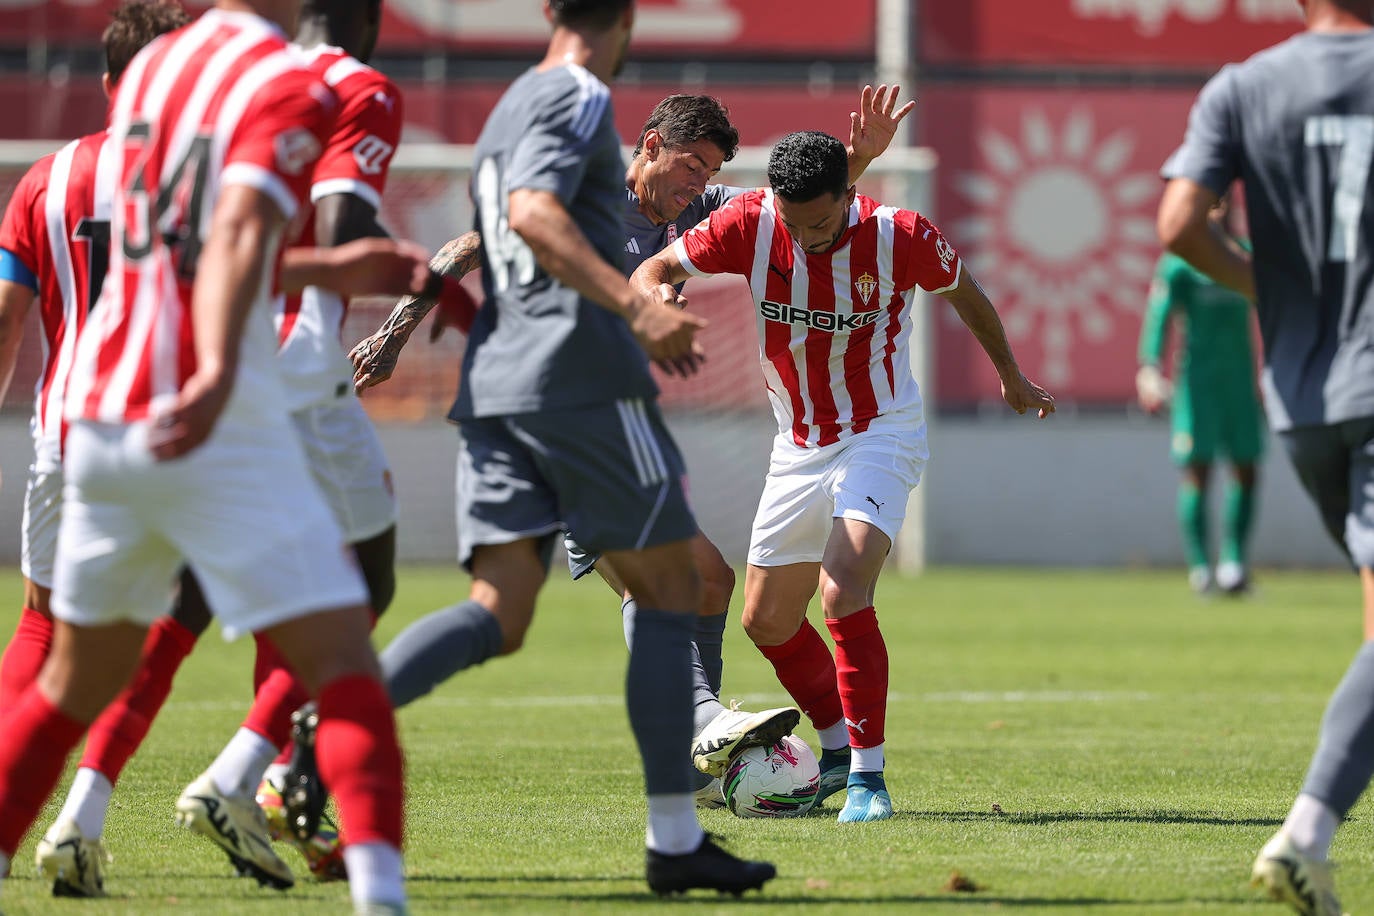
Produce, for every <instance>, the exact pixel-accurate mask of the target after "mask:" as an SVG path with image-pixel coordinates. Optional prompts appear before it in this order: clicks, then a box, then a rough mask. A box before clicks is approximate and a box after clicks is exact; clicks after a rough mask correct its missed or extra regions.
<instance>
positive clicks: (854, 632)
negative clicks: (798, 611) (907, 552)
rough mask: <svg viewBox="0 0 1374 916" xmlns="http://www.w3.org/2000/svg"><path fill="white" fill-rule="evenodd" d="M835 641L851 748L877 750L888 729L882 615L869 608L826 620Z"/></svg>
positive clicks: (837, 670)
mask: <svg viewBox="0 0 1374 916" xmlns="http://www.w3.org/2000/svg"><path fill="white" fill-rule="evenodd" d="M825 625H826V626H827V627H829V628H830V635H831V636H832V637H833V638H834V640H835V674H836V676H837V679H838V681H839V690H840V702H841V703H843V704H844V717H845V721H846V724H848V726H849V744H850V746H851V747H877V746H878V745H880V744H882V743H883V732H884V729H885V728H886V725H887V644H886V643H884V642H883V634H882V631H880V630H879V629H878V615H877V614H876V613H875V612H874V611H873V608H871V607H866V608H864V609H863V610H862V611H859V612H858V613H857V614H850V615H849V616H848V617H842V618H840V619H839V620H831V619H828V618H827V619H826V621H825Z"/></svg>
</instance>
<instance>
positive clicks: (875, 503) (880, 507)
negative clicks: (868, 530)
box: [864, 496, 883, 512]
mask: <svg viewBox="0 0 1374 916" xmlns="http://www.w3.org/2000/svg"><path fill="white" fill-rule="evenodd" d="M864 499H866V500H868V501H869V502H871V503H872V504H873V508H875V509H877V510H878V511H879V512H882V511H883V504H882V503H880V502H878V501H877V500H876V499H874V498H873V497H872V496H865V497H864Z"/></svg>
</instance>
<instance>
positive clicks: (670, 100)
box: [635, 95, 739, 162]
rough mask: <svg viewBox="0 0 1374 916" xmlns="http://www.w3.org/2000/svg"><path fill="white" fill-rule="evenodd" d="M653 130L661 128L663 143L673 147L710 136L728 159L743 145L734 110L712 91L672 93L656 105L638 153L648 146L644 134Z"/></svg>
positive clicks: (636, 147)
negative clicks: (736, 125)
mask: <svg viewBox="0 0 1374 916" xmlns="http://www.w3.org/2000/svg"><path fill="white" fill-rule="evenodd" d="M651 130H656V131H658V135H659V136H660V137H662V138H663V145H664V146H669V147H673V146H686V145H687V144H688V143H695V142H697V141H698V140H707V141H709V142H711V143H714V144H715V145H716V146H718V147H720V151H721V152H722V153H724V154H725V161H726V162H729V161H730V160H731V159H734V158H735V152H736V151H737V150H738V149H739V131H738V130H736V129H735V125H733V124H731V123H730V110H729V109H728V108H726V107H725V106H724V105H722V104H721V102H720V99H716V98H712V97H711V96H709V95H670V96H668V97H667V98H666V99H664V100H663V101H661V102H659V103H658V104H657V105H655V106H654V110H653V111H652V112H650V113H649V120H647V121H645V122H644V129H643V130H641V131H640V132H639V142H638V143H636V144H635V155H636V156H638V155H639V151H640V150H642V149H643V148H644V135H645V134H647V133H648V132H649V131H651Z"/></svg>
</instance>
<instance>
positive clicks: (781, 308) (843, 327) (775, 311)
mask: <svg viewBox="0 0 1374 916" xmlns="http://www.w3.org/2000/svg"><path fill="white" fill-rule="evenodd" d="M759 314H761V315H763V317H764V318H766V319H767V320H769V321H780V322H782V323H783V324H801V325H805V326H806V327H808V328H815V329H816V330H817V331H852V330H854V329H856V328H866V327H868V326H869V325H870V324H873V322H875V321H877V320H878V319H879V318H880V317H882V315H883V312H882V310H881V309H874V310H873V311H871V312H847V313H843V312H827V311H823V310H821V309H815V310H814V311H813V310H812V309H804V308H801V307H800V306H796V305H787V304H785V303H782V302H773V301H772V300H769V299H764V300H762V301H761V302H759Z"/></svg>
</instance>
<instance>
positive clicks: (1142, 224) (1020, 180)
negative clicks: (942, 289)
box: [954, 109, 1159, 385]
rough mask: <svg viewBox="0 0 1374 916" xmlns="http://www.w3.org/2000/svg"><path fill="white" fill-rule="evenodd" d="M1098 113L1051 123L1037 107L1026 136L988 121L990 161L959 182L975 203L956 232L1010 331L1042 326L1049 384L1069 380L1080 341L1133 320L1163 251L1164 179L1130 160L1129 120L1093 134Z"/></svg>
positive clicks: (1028, 115)
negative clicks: (1158, 224)
mask: <svg viewBox="0 0 1374 916" xmlns="http://www.w3.org/2000/svg"><path fill="white" fill-rule="evenodd" d="M1096 134H1097V130H1096V125H1095V124H1094V122H1093V117H1092V114H1091V112H1087V111H1081V110H1080V111H1075V112H1073V113H1072V114H1070V115H1069V116H1068V117H1067V118H1066V119H1065V120H1064V123H1063V124H1062V125H1061V126H1059V127H1058V128H1056V125H1053V124H1051V122H1050V119H1049V117H1048V116H1047V115H1046V114H1045V112H1044V111H1040V110H1035V109H1030V110H1027V111H1026V112H1025V114H1024V115H1023V117H1022V122H1021V136H1020V142H1019V143H1018V142H1017V140H1015V139H1013V138H1009V137H1007V136H1005V135H1004V134H1002V133H1000V132H998V131H996V130H992V129H989V130H985V131H983V133H982V134H981V135H980V136H979V138H978V140H979V146H980V148H981V150H982V153H983V158H984V160H985V161H986V163H987V166H986V171H982V172H960V173H959V174H958V175H957V176H955V179H954V184H955V187H956V188H957V189H958V191H959V193H960V194H961V195H963V196H964V197H966V198H967V199H968V200H969V201H970V202H971V203H973V204H974V205H975V208H976V209H975V212H974V213H973V214H972V215H970V216H968V217H965V218H964V219H962V220H959V221H957V222H956V225H955V231H954V237H955V238H957V239H959V240H960V241H961V242H963V243H964V244H965V245H966V246H967V247H968V248H969V249H970V250H971V252H972V253H971V254H970V255H969V257H968V260H969V263H970V266H971V267H972V268H973V270H974V271H976V272H978V273H979V277H980V280H981V281H982V282H983V283H984V284H985V285H986V286H987V287H988V292H989V294H990V295H991V296H992V299H993V301H994V302H995V303H996V304H997V307H998V311H999V312H1000V313H1001V314H1002V320H1003V323H1004V324H1005V325H1006V328H1007V333H1008V335H1010V336H1011V337H1012V338H1013V339H1015V338H1022V339H1024V338H1026V337H1027V336H1029V335H1031V334H1033V333H1036V332H1037V331H1038V333H1039V339H1040V343H1041V347H1042V349H1043V353H1044V362H1043V364H1042V366H1041V367H1040V369H1039V373H1038V374H1039V376H1040V379H1041V380H1042V381H1044V382H1045V383H1046V384H1050V385H1055V384H1062V383H1064V382H1067V381H1069V380H1070V379H1072V378H1073V347H1074V343H1075V341H1076V340H1079V339H1081V340H1082V341H1084V342H1085V343H1088V344H1091V343H1096V342H1101V341H1103V340H1106V339H1107V338H1108V337H1110V336H1111V335H1112V334H1113V332H1114V331H1118V332H1119V331H1121V330H1122V329H1119V328H1117V327H1116V324H1117V322H1118V321H1120V320H1121V319H1122V318H1125V317H1128V318H1129V320H1130V321H1131V331H1130V333H1134V323H1135V322H1136V321H1137V320H1138V318H1139V315H1140V311H1141V308H1142V307H1143V306H1142V298H1143V296H1144V290H1145V288H1146V287H1147V286H1148V284H1149V280H1150V277H1151V275H1152V274H1153V271H1154V261H1155V258H1156V256H1157V255H1158V251H1159V249H1158V242H1157V241H1156V238H1155V223H1154V201H1155V199H1156V197H1157V195H1158V193H1159V179H1158V177H1157V176H1155V175H1154V174H1152V173H1147V172H1133V171H1130V170H1129V165H1130V161H1131V156H1132V153H1134V151H1135V138H1134V134H1132V133H1131V132H1130V131H1127V130H1120V131H1117V132H1115V133H1113V134H1111V135H1110V136H1107V137H1103V138H1100V139H1099V138H1098V137H1097V136H1096Z"/></svg>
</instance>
